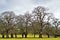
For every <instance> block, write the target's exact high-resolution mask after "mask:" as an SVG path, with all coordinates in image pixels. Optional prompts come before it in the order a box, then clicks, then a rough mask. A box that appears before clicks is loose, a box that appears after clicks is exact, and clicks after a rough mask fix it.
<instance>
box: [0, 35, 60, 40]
mask: <svg viewBox="0 0 60 40" xmlns="http://www.w3.org/2000/svg"><path fill="white" fill-rule="evenodd" d="M0 37H1V36H0ZM0 40H60V38H54V37H50V38H47V36H43V38H38V35H36V38H33V35H28V38H21V35H18V38H0Z"/></svg>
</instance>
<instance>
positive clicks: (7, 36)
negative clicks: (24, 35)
mask: <svg viewBox="0 0 60 40" xmlns="http://www.w3.org/2000/svg"><path fill="white" fill-rule="evenodd" d="M6 38H9V35H8V30H7V31H6Z"/></svg>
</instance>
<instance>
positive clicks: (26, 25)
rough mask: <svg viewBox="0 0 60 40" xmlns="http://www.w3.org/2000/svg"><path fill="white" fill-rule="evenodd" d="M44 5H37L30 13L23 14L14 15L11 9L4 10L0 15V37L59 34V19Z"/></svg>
mask: <svg viewBox="0 0 60 40" xmlns="http://www.w3.org/2000/svg"><path fill="white" fill-rule="evenodd" d="M48 11H49V10H48V9H47V8H45V7H42V6H38V7H36V8H34V9H33V11H32V12H31V13H29V12H26V13H25V14H24V15H18V16H17V15H15V13H14V12H13V11H5V12H3V13H1V15H0V34H1V35H2V38H4V36H5V35H6V37H7V38H9V35H11V38H13V35H15V37H16V38H17V34H21V35H22V38H23V37H24V35H25V38H27V35H28V34H34V37H35V35H36V34H38V35H39V38H42V35H47V36H48V38H49V37H50V36H54V37H56V36H55V35H60V27H59V26H60V20H59V19H58V18H55V17H54V16H53V14H52V13H49V12H48Z"/></svg>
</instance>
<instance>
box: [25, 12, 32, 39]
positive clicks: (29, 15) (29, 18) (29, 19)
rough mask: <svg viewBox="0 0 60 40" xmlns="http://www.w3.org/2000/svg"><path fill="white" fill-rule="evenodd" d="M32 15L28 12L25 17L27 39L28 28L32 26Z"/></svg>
mask: <svg viewBox="0 0 60 40" xmlns="http://www.w3.org/2000/svg"><path fill="white" fill-rule="evenodd" d="M31 17H32V16H31V14H29V12H26V13H25V15H24V20H25V38H27V34H28V31H27V29H28V26H29V24H30V21H31Z"/></svg>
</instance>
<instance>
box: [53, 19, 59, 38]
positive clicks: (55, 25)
mask: <svg viewBox="0 0 60 40" xmlns="http://www.w3.org/2000/svg"><path fill="white" fill-rule="evenodd" d="M53 25H54V27H55V37H56V35H57V30H58V27H59V25H60V21H59V19H57V18H53Z"/></svg>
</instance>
